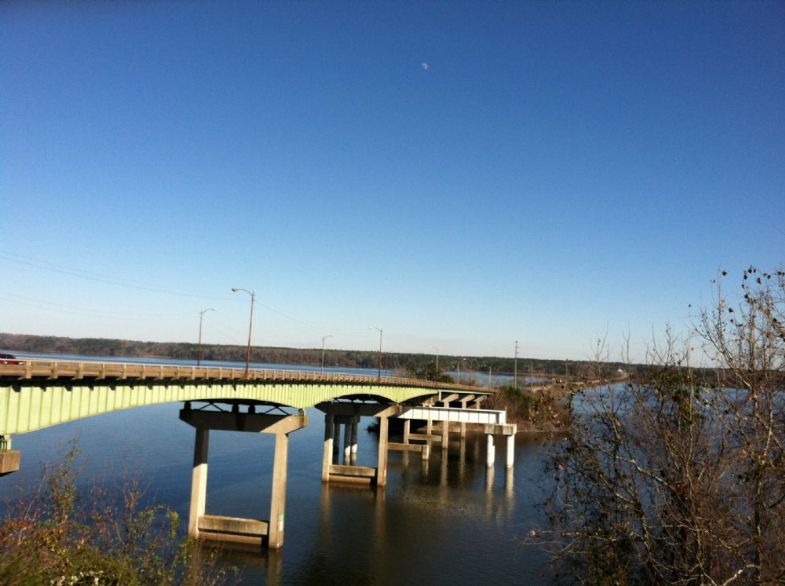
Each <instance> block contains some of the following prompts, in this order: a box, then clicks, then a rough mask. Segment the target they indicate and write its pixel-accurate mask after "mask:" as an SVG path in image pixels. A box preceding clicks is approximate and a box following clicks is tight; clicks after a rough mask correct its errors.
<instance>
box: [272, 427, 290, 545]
mask: <svg viewBox="0 0 785 586" xmlns="http://www.w3.org/2000/svg"><path fill="white" fill-rule="evenodd" d="M288 460H289V434H286V433H282V432H278V433H276V434H275V456H274V459H273V490H272V496H271V497H270V523H269V525H268V528H267V547H268V548H270V549H278V548H279V547H282V546H283V528H284V517H285V512H286V464H287V462H288Z"/></svg>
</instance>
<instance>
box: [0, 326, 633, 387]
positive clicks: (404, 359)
mask: <svg viewBox="0 0 785 586" xmlns="http://www.w3.org/2000/svg"><path fill="white" fill-rule="evenodd" d="M0 349H2V350H5V351H8V352H14V351H16V352H31V353H41V354H80V355H89V356H112V357H123V356H127V357H142V358H152V359H154V358H173V359H180V360H196V353H197V345H196V344H190V343H185V342H140V341H136V340H115V339H110V338H64V337H56V336H30V335H25V334H4V333H0ZM245 352H246V347H245V346H236V345H219V344H205V345H203V346H202V358H203V359H204V360H219V361H229V362H244V361H245ZM321 356H322V351H321V349H320V348H278V347H268V346H254V347H252V348H251V361H252V362H261V363H269V364H307V365H312V366H318V365H319V364H320V363H321ZM382 359H383V368H385V369H391V370H396V369H401V370H410V371H412V370H422V369H423V368H425V366H426V365H427V364H429V363H433V362H434V361H435V359H436V358H435V356H434V355H433V354H406V353H402V352H385V353H384V354H383V357H382ZM459 364H460V367H459ZM378 365H379V353H378V352H375V351H373V350H336V349H328V350H327V352H326V353H325V366H340V367H350V368H377V367H378ZM439 367H440V369H441V370H443V371H453V372H454V371H457V370H459V369H460V370H461V371H462V372H478V373H486V374H487V373H488V370H489V369H490V370H492V372H493V374H494V375H497V374H499V375H501V374H512V372H513V368H514V364H513V359H512V358H506V357H498V356H480V357H477V356H449V355H443V356H439ZM596 367H597V365H596V364H592V363H590V362H588V361H576V360H547V359H541V358H518V374H519V375H525V374H527V373H529V372H534V373H546V374H549V375H553V376H564V375H565V374H566V375H570V376H578V377H585V376H591V375H592V374H593V369H596ZM602 368H603V370H604V371H605V374H611V373H613V372H616V371H617V370H619V369H621V370H623V371H624V372H626V373H627V374H629V375H636V374H641V373H643V372H644V368H645V367H644V366H643V365H628V364H622V363H616V362H610V363H605V364H603V365H602Z"/></svg>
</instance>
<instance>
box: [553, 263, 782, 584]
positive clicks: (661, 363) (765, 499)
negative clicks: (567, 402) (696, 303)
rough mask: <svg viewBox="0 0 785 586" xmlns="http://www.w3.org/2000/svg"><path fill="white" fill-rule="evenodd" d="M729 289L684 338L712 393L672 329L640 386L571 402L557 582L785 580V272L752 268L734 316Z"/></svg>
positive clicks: (558, 494)
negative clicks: (710, 379)
mask: <svg viewBox="0 0 785 586" xmlns="http://www.w3.org/2000/svg"><path fill="white" fill-rule="evenodd" d="M723 277H725V274H723V275H722V277H721V278H720V279H719V280H718V281H719V282H718V296H717V302H716V306H715V307H713V308H710V309H707V310H705V311H703V312H702V313H701V315H700V317H699V318H698V322H697V324H696V325H695V332H694V334H691V335H690V337H691V336H692V335H695V336H696V337H699V338H700V339H701V340H703V342H704V352H705V353H706V354H707V356H708V358H709V359H710V360H711V361H713V362H714V364H715V366H716V368H717V369H718V373H719V376H718V377H717V378H716V383H715V384H712V385H708V384H705V383H703V382H698V380H696V378H695V377H694V374H693V369H691V368H690V364H689V358H690V344H691V339H690V337H688V339H687V340H686V342H685V341H684V340H680V339H679V338H677V337H676V336H675V335H673V334H672V333H671V332H670V331H667V332H666V335H665V337H664V341H663V342H659V343H655V344H653V345H652V346H651V348H650V349H649V360H650V362H651V369H650V374H649V377H648V382H647V383H646V384H634V385H633V384H628V385H613V386H610V387H606V388H602V389H590V390H587V391H584V392H581V393H579V394H578V395H576V397H575V399H574V401H573V408H574V411H575V413H574V417H573V425H572V428H571V431H570V432H569V433H568V434H567V435H566V436H565V437H564V439H563V440H562V441H561V442H560V443H559V444H558V447H557V448H556V449H555V452H554V455H553V460H552V466H553V473H554V476H555V480H556V482H555V489H554V491H553V493H552V495H551V498H550V499H549V502H548V510H549V514H550V519H551V526H550V528H549V529H548V530H546V531H543V532H541V533H540V534H539V535H540V538H541V539H542V540H543V541H544V542H545V543H546V544H547V545H548V547H549V548H550V550H551V553H552V554H553V559H554V561H555V564H556V565H557V567H558V568H559V569H560V570H561V575H562V576H564V577H568V578H569V579H570V580H574V581H577V582H582V583H619V584H627V583H673V584H731V583H762V584H764V583H765V584H774V583H782V582H783V581H785V448H784V446H785V391H784V390H783V386H784V385H783V374H784V373H785V331H783V320H785V316H784V315H783V311H785V273H783V272H782V271H778V272H775V273H761V272H759V271H758V270H757V269H755V268H753V267H750V268H749V269H747V270H746V271H744V273H743V279H742V288H741V295H740V296H739V300H738V303H736V304H733V305H732V304H731V303H730V302H729V300H728V298H727V296H726V295H725V294H724V293H723V291H722V288H721V287H720V284H721V281H722V278H723ZM600 349H602V347H601V348H600ZM701 380H704V379H701Z"/></svg>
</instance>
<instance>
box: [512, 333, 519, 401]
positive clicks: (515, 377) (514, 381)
mask: <svg viewBox="0 0 785 586" xmlns="http://www.w3.org/2000/svg"><path fill="white" fill-rule="evenodd" d="M513 364H514V366H513V375H512V386H513V387H514V388H516V389H517V388H518V340H515V361H514V363H513Z"/></svg>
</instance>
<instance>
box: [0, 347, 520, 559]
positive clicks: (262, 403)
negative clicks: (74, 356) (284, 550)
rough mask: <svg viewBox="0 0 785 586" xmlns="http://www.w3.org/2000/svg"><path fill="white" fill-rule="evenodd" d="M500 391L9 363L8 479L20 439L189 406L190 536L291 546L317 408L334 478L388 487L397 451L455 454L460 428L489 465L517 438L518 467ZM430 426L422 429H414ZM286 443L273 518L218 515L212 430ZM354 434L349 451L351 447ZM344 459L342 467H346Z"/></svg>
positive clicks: (0, 387)
mask: <svg viewBox="0 0 785 586" xmlns="http://www.w3.org/2000/svg"><path fill="white" fill-rule="evenodd" d="M494 392H495V391H494V390H492V389H488V388H482V387H477V386H469V385H461V384H446V383H438V382H434V381H425V380H420V379H413V378H403V377H393V376H373V375H357V374H343V373H332V372H329V373H324V372H316V371H298V370H282V369H244V368H225V367H216V366H182V365H170V364H147V363H123V362H93V361H61V360H56V361H50V360H23V361H20V362H19V363H18V364H0V476H2V475H5V474H9V473H11V472H14V471H16V470H18V469H19V467H20V463H21V454H20V453H19V451H18V450H14V449H12V443H11V442H12V438H13V436H15V435H19V434H24V433H29V432H34V431H36V430H40V429H43V428H46V427H49V426H52V425H58V424H61V423H66V422H69V421H75V420H78V419H83V418H86V417H92V416H96V415H100V414H103V413H109V412H112V411H118V410H121V409H130V408H134V407H142V406H147V405H155V404H161V403H175V402H179V403H182V404H183V407H182V409H181V410H180V415H179V417H180V419H181V420H182V421H183V422H185V423H187V424H189V425H191V426H192V427H194V429H195V442H194V459H193V470H192V478H191V505H190V513H189V523H188V531H189V534H190V535H192V536H194V537H197V538H203V539H211V540H218V541H224V542H239V543H249V544H260V545H264V546H267V547H269V548H279V547H281V546H282V545H283V536H284V519H285V514H284V510H285V503H286V477H287V459H288V439H289V434H291V433H293V432H295V431H297V430H299V429H302V428H304V427H305V426H307V425H308V417H307V415H306V414H305V411H304V410H305V409H306V408H309V407H316V408H317V409H319V410H320V411H321V412H323V413H324V427H325V433H324V448H323V460H322V481H323V482H326V483H332V482H344V483H346V482H351V483H362V484H367V485H369V486H376V487H380V488H384V486H385V485H386V484H387V453H388V451H389V450H400V451H404V452H407V453H408V452H417V453H419V454H420V457H421V458H422V459H423V461H424V462H426V461H427V460H428V458H429V457H430V453H431V450H432V446H434V445H438V446H440V447H441V449H442V450H443V451H444V452H446V451H447V450H448V449H449V437H450V429H451V427H452V428H453V429H456V428H457V429H456V431H457V432H458V433H459V434H460V436H459V437H460V438H461V439H463V438H465V436H466V432H467V425H470V424H473V425H475V426H481V429H482V430H483V432H484V433H485V434H486V437H487V455H488V456H487V464H488V466H493V465H494V460H495V444H494V436H499V435H501V436H505V437H506V440H507V461H506V464H507V467H508V468H511V467H512V465H513V461H514V451H513V450H514V441H513V438H514V435H515V433H516V431H517V428H516V426H515V424H508V423H507V422H506V414H505V412H504V411H495V410H488V409H481V408H480V404H481V402H482V401H483V400H484V399H485V398H486V397H487V396H489V395H490V394H492V393H494ZM361 417H375V418H377V419H378V420H379V448H378V455H377V466H376V467H367V466H358V465H357V441H358V432H357V430H358V425H359V421H360V418H361ZM391 417H397V418H399V419H401V420H402V421H403V441H402V442H390V441H389V437H388V436H389V419H390V418H391ZM412 421H422V422H424V423H425V430H424V433H419V432H418V433H412V431H411V422H412ZM220 430H226V431H244V432H252V433H270V434H274V436H275V452H274V457H273V481H272V484H273V486H272V496H271V504H270V516H269V520H267V521H262V520H256V519H244V518H235V517H225V516H219V515H208V514H207V513H206V503H207V467H208V466H207V465H208V451H209V436H210V432H211V431H220ZM341 438H343V446H342V447H343V450H341ZM341 455H343V460H342V463H339V460H340V456H341Z"/></svg>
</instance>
